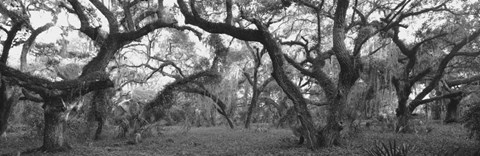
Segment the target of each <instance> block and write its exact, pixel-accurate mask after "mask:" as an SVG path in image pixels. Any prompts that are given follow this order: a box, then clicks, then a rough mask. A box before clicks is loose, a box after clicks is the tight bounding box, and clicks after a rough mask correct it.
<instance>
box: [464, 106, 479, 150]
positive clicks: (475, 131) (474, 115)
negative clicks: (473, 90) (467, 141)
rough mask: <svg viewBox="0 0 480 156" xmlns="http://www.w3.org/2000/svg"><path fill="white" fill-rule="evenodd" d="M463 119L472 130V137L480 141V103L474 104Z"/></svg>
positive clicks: (466, 126)
mask: <svg viewBox="0 0 480 156" xmlns="http://www.w3.org/2000/svg"><path fill="white" fill-rule="evenodd" d="M461 120H462V122H463V123H464V126H465V128H467V129H468V130H469V131H470V138H473V139H476V140H478V141H480V103H475V104H473V105H472V106H471V107H470V108H469V109H468V110H467V111H466V112H465V114H464V115H463V116H462V119H461Z"/></svg>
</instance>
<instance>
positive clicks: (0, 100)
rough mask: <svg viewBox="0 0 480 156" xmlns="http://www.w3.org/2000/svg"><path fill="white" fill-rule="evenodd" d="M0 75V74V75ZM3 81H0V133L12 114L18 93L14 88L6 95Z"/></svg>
mask: <svg viewBox="0 0 480 156" xmlns="http://www.w3.org/2000/svg"><path fill="white" fill-rule="evenodd" d="M0 76H1V75H0ZM7 88H8V87H7V84H6V83H5V81H3V80H2V82H1V83H0V135H1V134H3V133H5V131H6V130H7V128H8V118H9V117H10V114H12V110H13V107H14V106H15V104H16V103H17V102H18V94H17V93H16V91H15V90H14V91H13V92H12V95H10V97H8V89H7Z"/></svg>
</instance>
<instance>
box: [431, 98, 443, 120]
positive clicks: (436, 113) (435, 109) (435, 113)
mask: <svg viewBox="0 0 480 156" xmlns="http://www.w3.org/2000/svg"><path fill="white" fill-rule="evenodd" d="M442 105H443V100H438V101H436V102H435V104H433V105H432V109H431V110H432V120H440V118H441V114H442Z"/></svg>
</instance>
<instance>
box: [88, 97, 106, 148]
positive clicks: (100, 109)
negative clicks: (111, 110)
mask: <svg viewBox="0 0 480 156" xmlns="http://www.w3.org/2000/svg"><path fill="white" fill-rule="evenodd" d="M107 91H108V89H103V90H98V91H95V92H93V99H92V107H91V108H92V109H91V110H90V111H91V113H92V115H93V117H94V119H95V121H96V122H97V130H95V135H94V137H93V139H94V140H99V139H100V135H101V134H102V130H103V125H104V124H105V118H106V113H107V112H106V111H107V107H108V105H109V102H108V97H107Z"/></svg>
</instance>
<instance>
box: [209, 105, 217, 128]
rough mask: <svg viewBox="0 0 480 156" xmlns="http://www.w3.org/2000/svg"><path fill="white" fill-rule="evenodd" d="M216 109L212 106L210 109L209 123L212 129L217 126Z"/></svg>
mask: <svg viewBox="0 0 480 156" xmlns="http://www.w3.org/2000/svg"><path fill="white" fill-rule="evenodd" d="M216 110H217V109H216V108H215V106H213V107H212V108H211V109H210V123H211V124H212V126H213V127H215V126H217V120H216V116H217V113H216V112H217V111H216Z"/></svg>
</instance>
